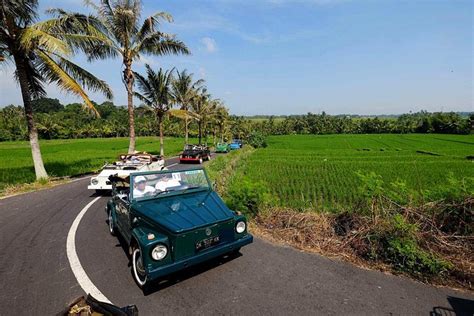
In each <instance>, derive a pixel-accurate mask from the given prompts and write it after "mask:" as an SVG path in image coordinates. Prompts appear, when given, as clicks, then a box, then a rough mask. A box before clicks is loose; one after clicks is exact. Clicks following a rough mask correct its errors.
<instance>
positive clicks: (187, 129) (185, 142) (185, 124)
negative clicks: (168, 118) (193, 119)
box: [184, 114, 189, 144]
mask: <svg viewBox="0 0 474 316" xmlns="http://www.w3.org/2000/svg"><path fill="white" fill-rule="evenodd" d="M188 135H189V120H188V115H187V114H186V116H185V117H184V144H187V143H188V137H189V136H188Z"/></svg>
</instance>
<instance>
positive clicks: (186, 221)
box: [133, 191, 234, 233]
mask: <svg viewBox="0 0 474 316" xmlns="http://www.w3.org/2000/svg"><path fill="white" fill-rule="evenodd" d="M133 208H134V210H135V212H136V213H137V215H142V216H144V217H146V218H147V219H149V220H150V221H151V222H154V223H156V224H158V225H159V226H162V227H164V228H165V229H167V230H168V231H170V232H172V233H182V232H184V231H189V230H193V229H195V228H198V227H203V226H207V225H210V224H213V223H216V222H222V221H226V220H229V219H231V218H232V217H233V216H234V214H233V212H232V211H231V210H230V209H229V208H228V207H227V206H226V205H225V203H224V202H223V201H222V199H221V198H220V197H219V196H218V195H217V194H216V193H215V192H213V191H211V192H210V191H201V192H194V193H184V194H180V195H174V196H169V197H162V198H157V199H153V200H146V201H140V202H137V203H136V204H135V205H134V206H133Z"/></svg>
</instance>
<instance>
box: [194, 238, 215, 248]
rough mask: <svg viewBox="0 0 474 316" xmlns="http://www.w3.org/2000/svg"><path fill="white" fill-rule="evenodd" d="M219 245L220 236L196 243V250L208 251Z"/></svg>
mask: <svg viewBox="0 0 474 316" xmlns="http://www.w3.org/2000/svg"><path fill="white" fill-rule="evenodd" d="M218 243H219V236H215V237H210V238H206V239H203V240H201V241H198V242H197V243H196V250H198V251H199V250H203V249H207V248H209V247H212V246H214V245H216V244H218Z"/></svg>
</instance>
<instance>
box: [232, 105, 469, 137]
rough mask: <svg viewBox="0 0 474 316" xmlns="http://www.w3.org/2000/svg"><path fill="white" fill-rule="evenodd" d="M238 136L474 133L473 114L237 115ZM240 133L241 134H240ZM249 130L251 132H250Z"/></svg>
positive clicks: (424, 112)
mask: <svg viewBox="0 0 474 316" xmlns="http://www.w3.org/2000/svg"><path fill="white" fill-rule="evenodd" d="M233 121H234V125H235V128H234V131H233V134H234V135H239V136H240V137H242V135H248V132H249V131H254V130H258V131H260V132H262V133H264V134H266V135H291V134H318V135H324V134H379V133H397V134H399V133H444V134H469V133H472V132H473V128H474V125H473V124H472V114H471V117H469V115H461V114H458V113H453V112H450V113H444V112H438V113H428V112H426V111H421V112H418V113H412V114H403V115H400V116H398V117H381V118H378V117H359V116H356V115H353V116H348V115H335V116H333V115H327V114H326V113H324V112H322V113H321V114H313V113H308V114H306V115H289V116H282V117H278V118H275V117H273V116H270V117H269V118H266V119H265V118H253V119H245V118H243V117H235V116H234V117H233ZM239 133H240V134H239ZM246 133H247V134H246Z"/></svg>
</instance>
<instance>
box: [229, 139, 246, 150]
mask: <svg viewBox="0 0 474 316" xmlns="http://www.w3.org/2000/svg"><path fill="white" fill-rule="evenodd" d="M242 145H243V142H242V141H241V140H240V139H233V140H232V142H231V143H230V145H229V147H230V149H232V150H233V149H239V148H242Z"/></svg>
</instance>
